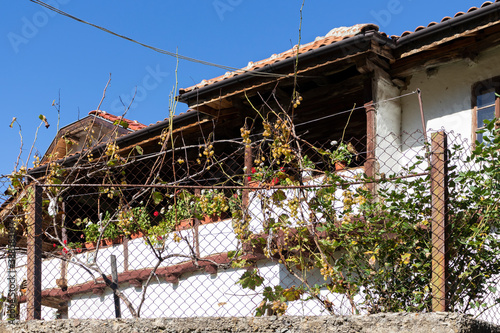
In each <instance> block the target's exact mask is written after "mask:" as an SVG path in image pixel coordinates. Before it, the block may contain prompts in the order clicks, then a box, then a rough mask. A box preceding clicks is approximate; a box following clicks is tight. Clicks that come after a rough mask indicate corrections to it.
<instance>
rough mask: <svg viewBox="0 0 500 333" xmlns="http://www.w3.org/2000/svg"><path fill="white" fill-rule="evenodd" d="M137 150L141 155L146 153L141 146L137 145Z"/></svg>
mask: <svg viewBox="0 0 500 333" xmlns="http://www.w3.org/2000/svg"><path fill="white" fill-rule="evenodd" d="M135 150H137V152H138V153H139V155H142V154H143V153H144V150H143V149H142V147H141V146H135Z"/></svg>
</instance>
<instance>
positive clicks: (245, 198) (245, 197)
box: [241, 144, 253, 212]
mask: <svg viewBox="0 0 500 333" xmlns="http://www.w3.org/2000/svg"><path fill="white" fill-rule="evenodd" d="M244 163H245V167H244V169H243V170H245V172H244V174H243V185H244V186H248V185H249V184H250V181H249V180H248V177H250V175H251V174H252V171H251V170H252V165H253V156H252V146H250V145H249V144H247V145H246V146H245V161H244ZM241 201H242V205H243V210H244V211H245V212H246V211H247V209H248V205H249V204H250V190H249V189H244V190H243V192H242V195H241Z"/></svg>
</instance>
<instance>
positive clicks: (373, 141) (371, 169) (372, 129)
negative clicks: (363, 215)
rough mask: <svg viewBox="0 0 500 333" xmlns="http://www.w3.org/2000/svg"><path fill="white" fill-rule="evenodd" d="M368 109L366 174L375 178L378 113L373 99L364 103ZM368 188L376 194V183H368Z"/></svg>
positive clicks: (369, 177) (370, 177)
mask: <svg viewBox="0 0 500 333" xmlns="http://www.w3.org/2000/svg"><path fill="white" fill-rule="evenodd" d="M364 107H365V111H366V161H365V174H366V176H367V178H368V179H374V178H375V164H376V161H377V158H376V154H375V149H376V147H377V138H376V133H377V132H376V123H375V121H376V113H375V106H374V105H373V101H372V102H369V103H366V104H365V105H364ZM367 187H368V189H369V190H370V191H371V192H372V193H373V195H375V188H376V184H375V183H368V184H367Z"/></svg>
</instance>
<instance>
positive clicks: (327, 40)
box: [181, 0, 500, 94]
mask: <svg viewBox="0 0 500 333" xmlns="http://www.w3.org/2000/svg"><path fill="white" fill-rule="evenodd" d="M496 2H500V0H495V1H494V2H492V1H486V2H484V3H483V4H482V5H481V6H480V7H471V8H469V10H467V12H458V13H456V14H455V15H454V16H453V18H456V17H459V16H462V15H466V14H468V13H471V12H473V11H476V10H478V9H480V8H484V7H487V6H490V5H492V4H493V3H496ZM453 18H452V17H449V16H446V17H444V18H443V19H442V20H441V22H440V23H443V22H446V21H448V20H451V19H453ZM437 24H439V23H438V22H431V23H429V24H428V25H427V26H419V27H417V28H416V29H415V30H414V31H405V32H403V33H402V34H401V36H397V35H393V36H391V38H392V39H393V40H394V41H396V43H397V40H398V39H400V38H402V37H406V36H408V35H410V34H412V33H414V32H417V31H420V30H423V29H426V28H429V27H432V26H434V25H437ZM368 30H375V31H378V30H379V28H378V26H376V25H374V24H357V25H354V26H352V27H340V28H336V29H333V30H331V31H330V32H329V33H328V34H327V35H326V36H323V37H317V38H316V40H315V41H314V42H311V43H309V44H305V45H301V46H300V48H299V52H298V53H299V54H302V53H305V52H308V51H311V50H314V49H318V48H320V47H322V46H325V45H330V44H333V43H335V42H338V41H340V40H343V39H346V38H350V37H353V36H355V35H358V34H361V33H363V32H365V31H368ZM380 34H381V35H382V36H384V37H387V34H385V33H383V32H380ZM296 54H297V46H295V47H294V48H292V49H291V50H288V51H285V52H283V53H280V54H273V55H272V56H271V57H269V58H267V59H264V60H261V61H258V62H249V63H248V66H246V67H244V68H242V69H241V70H237V71H233V72H227V73H226V74H224V75H221V76H219V77H216V78H213V79H210V80H203V81H201V82H200V83H198V84H196V85H194V86H191V87H189V88H185V89H181V94H183V93H187V92H190V91H192V90H194V89H198V88H203V87H206V86H209V85H211V84H214V83H216V82H220V81H223V80H226V79H229V78H232V77H235V76H238V75H240V74H243V73H245V72H248V71H253V70H256V69H259V68H262V67H264V66H266V65H271V64H274V63H276V62H278V61H281V60H285V59H287V58H290V57H293V56H295V55H296Z"/></svg>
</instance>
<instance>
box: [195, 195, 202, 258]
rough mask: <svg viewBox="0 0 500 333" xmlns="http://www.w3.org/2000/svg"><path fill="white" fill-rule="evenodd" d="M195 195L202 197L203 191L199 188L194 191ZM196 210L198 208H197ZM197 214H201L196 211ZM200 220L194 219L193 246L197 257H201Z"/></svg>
mask: <svg viewBox="0 0 500 333" xmlns="http://www.w3.org/2000/svg"><path fill="white" fill-rule="evenodd" d="M194 194H195V195H197V196H200V195H201V190H200V189H199V188H197V189H195V190H194ZM195 209H196V208H195ZM196 213H199V212H197V211H195V214H196ZM200 224H201V223H200V220H199V219H198V218H196V217H195V218H194V227H193V231H194V235H193V236H194V237H193V243H194V244H193V245H194V251H195V253H196V256H198V257H200V232H199V231H200Z"/></svg>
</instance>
